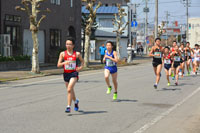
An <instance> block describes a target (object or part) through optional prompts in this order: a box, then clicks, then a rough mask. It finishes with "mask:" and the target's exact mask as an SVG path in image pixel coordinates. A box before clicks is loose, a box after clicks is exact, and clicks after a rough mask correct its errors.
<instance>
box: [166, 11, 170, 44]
mask: <svg viewBox="0 0 200 133" xmlns="http://www.w3.org/2000/svg"><path fill="white" fill-rule="evenodd" d="M168 16H170V14H169V12H168V11H166V46H168V33H167V29H168V23H169V21H168Z"/></svg>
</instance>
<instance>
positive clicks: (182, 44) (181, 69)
mask: <svg viewBox="0 0 200 133" xmlns="http://www.w3.org/2000/svg"><path fill="white" fill-rule="evenodd" d="M179 50H180V52H181V56H182V58H181V66H180V72H181V77H182V78H183V75H184V72H185V48H184V43H181V46H180V48H179Z"/></svg>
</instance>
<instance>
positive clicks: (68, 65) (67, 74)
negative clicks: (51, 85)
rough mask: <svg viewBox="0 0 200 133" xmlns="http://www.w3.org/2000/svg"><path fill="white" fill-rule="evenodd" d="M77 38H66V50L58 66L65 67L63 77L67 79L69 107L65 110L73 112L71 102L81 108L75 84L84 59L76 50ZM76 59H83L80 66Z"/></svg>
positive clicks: (61, 55) (76, 108) (60, 57)
mask: <svg viewBox="0 0 200 133" xmlns="http://www.w3.org/2000/svg"><path fill="white" fill-rule="evenodd" d="M74 45H75V40H74V39H73V38H71V37H68V38H67V39H66V49H67V50H66V51H63V52H61V53H60V56H59V59H58V64H57V67H63V68H64V73H63V78H64V81H65V85H66V88H67V92H68V93H67V100H68V101H67V103H68V105H67V108H66V110H65V112H66V113H70V112H71V103H72V100H73V101H74V103H75V104H74V110H75V111H78V110H79V106H78V104H79V100H78V99H76V96H75V92H74V86H75V84H76V82H77V80H78V72H80V70H81V69H82V68H83V65H84V60H83V58H82V57H81V54H80V52H76V51H74ZM76 59H79V60H80V61H81V66H80V67H78V66H77V63H76Z"/></svg>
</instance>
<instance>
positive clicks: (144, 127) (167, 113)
mask: <svg viewBox="0 0 200 133" xmlns="http://www.w3.org/2000/svg"><path fill="white" fill-rule="evenodd" d="M199 91H200V87H199V88H197V89H196V90H195V91H193V92H192V93H191V94H190V95H188V96H187V97H186V98H184V99H183V100H182V101H181V102H179V103H177V104H175V105H174V106H173V107H171V108H170V109H168V110H167V111H166V112H164V113H162V114H161V115H159V116H158V117H156V118H155V119H153V120H152V121H150V122H149V123H147V124H145V125H144V126H142V127H141V128H140V129H138V130H137V131H135V132H134V133H143V132H144V131H146V130H147V129H148V128H150V127H151V126H153V125H155V124H156V123H157V122H158V121H160V120H161V119H163V118H164V117H166V116H167V115H169V114H170V113H171V112H172V111H174V110H175V109H177V108H178V107H179V106H181V105H182V104H184V103H185V102H186V101H187V100H189V99H190V98H191V97H192V96H194V95H195V94H196V93H198V92H199Z"/></svg>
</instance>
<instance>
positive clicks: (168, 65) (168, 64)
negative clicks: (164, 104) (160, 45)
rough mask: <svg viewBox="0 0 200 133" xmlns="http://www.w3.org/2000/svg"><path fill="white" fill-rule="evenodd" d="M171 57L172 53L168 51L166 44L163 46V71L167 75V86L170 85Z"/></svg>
mask: <svg viewBox="0 0 200 133" xmlns="http://www.w3.org/2000/svg"><path fill="white" fill-rule="evenodd" d="M171 59H172V54H171V53H170V48H169V47H168V46H166V47H165V48H164V54H163V62H164V68H165V73H166V76H167V81H168V84H167V85H168V86H170V80H169V76H170V75H171V65H172V61H171Z"/></svg>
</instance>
